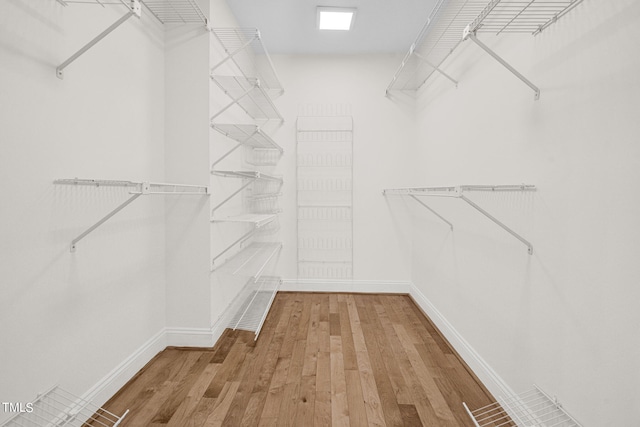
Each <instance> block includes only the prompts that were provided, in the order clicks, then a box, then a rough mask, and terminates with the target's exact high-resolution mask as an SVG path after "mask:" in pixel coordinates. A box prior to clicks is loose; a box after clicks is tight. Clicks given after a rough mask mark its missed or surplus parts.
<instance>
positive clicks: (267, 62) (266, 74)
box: [211, 28, 284, 98]
mask: <svg viewBox="0 0 640 427" xmlns="http://www.w3.org/2000/svg"><path fill="white" fill-rule="evenodd" d="M211 33H212V34H213V35H214V36H215V38H216V39H217V40H218V41H219V42H220V44H221V45H222V47H223V48H224V50H225V53H226V54H227V55H226V56H225V57H224V58H223V59H222V60H221V61H220V62H218V63H217V64H216V65H214V66H213V67H212V68H211V74H212V75H214V74H215V72H216V70H217V69H218V68H220V67H221V66H222V65H224V64H226V63H228V62H232V63H233V64H234V65H235V68H236V69H237V71H238V72H239V73H240V74H241V75H242V76H243V77H245V78H254V79H258V80H260V82H262V86H263V87H264V89H265V91H266V92H267V93H268V94H269V96H270V97H271V98H276V97H278V96H280V95H282V94H283V93H284V89H283V87H282V84H281V83H280V79H279V78H278V75H277V73H276V70H275V67H274V66H273V62H272V61H271V57H270V56H269V53H268V52H267V49H266V47H265V45H264V43H263V42H262V37H261V35H260V31H258V30H257V29H256V28H212V29H211ZM258 56H260V57H261V59H262V60H261V61H260V59H259V58H258ZM259 62H260V63H259Z"/></svg>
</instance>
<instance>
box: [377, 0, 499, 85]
mask: <svg viewBox="0 0 640 427" xmlns="http://www.w3.org/2000/svg"><path fill="white" fill-rule="evenodd" d="M486 5H487V0H440V1H438V3H437V4H436V6H435V7H434V9H433V11H432V12H431V15H430V16H429V19H428V20H427V22H426V24H425V25H424V27H423V28H422V30H421V31H420V34H418V37H417V38H416V40H415V41H414V43H413V44H412V45H411V47H410V48H409V52H408V53H407V54H406V55H405V57H404V59H403V60H402V63H401V64H400V67H399V68H398V70H397V71H396V73H395V75H394V76H393V79H392V81H391V83H390V84H389V86H388V87H387V93H389V91H393V90H399V91H415V90H417V89H419V88H420V87H421V86H422V85H423V84H424V83H425V82H426V81H427V79H429V77H431V75H432V74H433V73H435V72H437V71H438V72H442V71H441V70H439V67H440V65H441V64H442V63H443V62H444V61H445V59H447V58H448V57H449V55H451V53H452V52H453V51H454V50H455V49H456V47H458V45H459V44H460V43H461V42H462V36H463V32H464V30H465V28H466V27H467V25H468V24H469V22H471V21H472V20H473V19H475V18H476V17H477V16H478V15H479V14H480V13H481V12H482V11H483V10H484V8H485V6H486ZM443 74H444V73H443ZM445 76H446V77H447V78H449V79H450V80H453V79H451V77H449V76H447V75H446V74H445ZM454 83H456V84H457V82H455V80H454Z"/></svg>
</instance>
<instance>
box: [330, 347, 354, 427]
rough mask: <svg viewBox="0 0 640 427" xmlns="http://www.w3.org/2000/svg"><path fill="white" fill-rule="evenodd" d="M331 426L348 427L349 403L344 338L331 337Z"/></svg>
mask: <svg viewBox="0 0 640 427" xmlns="http://www.w3.org/2000/svg"><path fill="white" fill-rule="evenodd" d="M331 425H332V426H336V427H348V426H349V425H350V423H349V403H348V400H347V383H346V379H345V374H344V362H343V359H342V338H341V337H339V336H337V337H333V336H332V337H331Z"/></svg>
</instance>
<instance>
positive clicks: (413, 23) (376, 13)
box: [211, 0, 436, 55]
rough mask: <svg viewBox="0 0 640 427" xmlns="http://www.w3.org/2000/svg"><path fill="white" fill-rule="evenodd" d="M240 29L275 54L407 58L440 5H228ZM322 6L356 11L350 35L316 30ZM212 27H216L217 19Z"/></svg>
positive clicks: (415, 0) (234, 0)
mask: <svg viewBox="0 0 640 427" xmlns="http://www.w3.org/2000/svg"><path fill="white" fill-rule="evenodd" d="M226 1H227V4H228V5H229V7H230V9H231V10H232V12H233V14H234V15H235V17H236V19H237V20H238V24H239V25H240V26H241V27H250V28H258V29H259V30H260V33H261V34H262V37H263V40H264V43H265V45H266V47H267V50H268V51H269V53H272V54H299V55H305V54H311V55H314V54H365V53H406V52H407V51H408V50H409V47H410V46H411V43H413V41H414V40H415V38H416V37H417V36H418V34H419V33H420V30H421V29H422V27H423V26H424V24H425V23H426V22H427V19H428V17H429V14H430V13H431V10H432V9H433V7H434V5H435V3H436V0H269V1H266V0H226ZM318 6H334V7H355V8H357V14H356V18H355V21H354V24H353V28H352V29H351V31H331V30H324V31H321V30H319V29H318V28H317V22H316V9H317V7H318ZM211 25H212V26H214V27H215V26H216V19H215V16H213V17H212V22H211Z"/></svg>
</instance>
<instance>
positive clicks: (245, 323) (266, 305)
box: [227, 276, 282, 339]
mask: <svg viewBox="0 0 640 427" xmlns="http://www.w3.org/2000/svg"><path fill="white" fill-rule="evenodd" d="M281 283H282V280H281V279H280V278H279V277H274V276H264V277H262V278H261V279H260V280H258V281H254V280H252V279H250V280H249V281H248V282H247V284H246V285H245V286H244V287H243V288H242V289H241V290H240V292H239V293H238V295H237V296H236V298H235V299H234V301H233V302H232V303H231V305H230V306H229V314H228V321H227V325H228V327H229V328H231V329H234V330H235V329H241V330H246V331H251V332H254V333H255V339H258V335H259V334H260V330H261V329H262V325H263V324H264V321H265V319H266V317H267V314H268V313H269V309H270V308H271V304H272V303H273V299H274V298H275V296H276V293H277V292H278V289H279V288H280V284H281Z"/></svg>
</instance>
